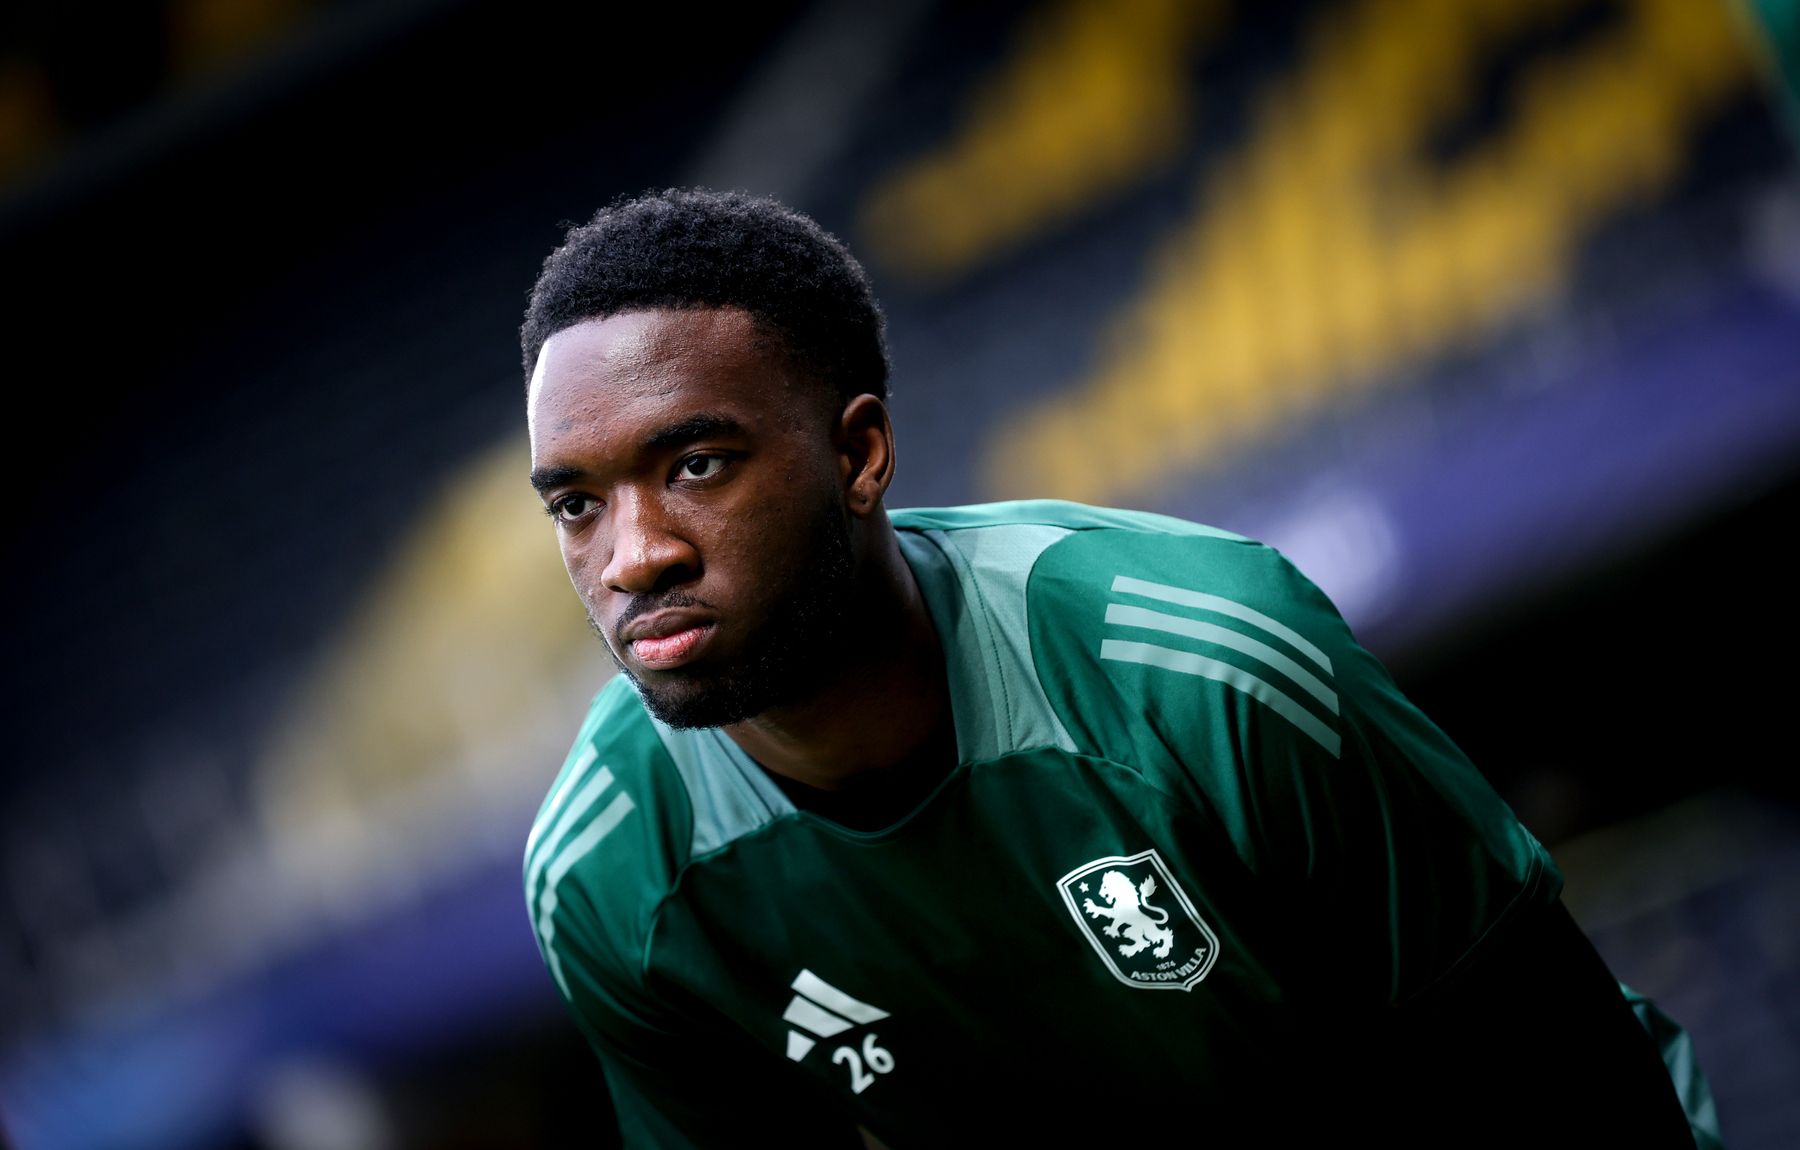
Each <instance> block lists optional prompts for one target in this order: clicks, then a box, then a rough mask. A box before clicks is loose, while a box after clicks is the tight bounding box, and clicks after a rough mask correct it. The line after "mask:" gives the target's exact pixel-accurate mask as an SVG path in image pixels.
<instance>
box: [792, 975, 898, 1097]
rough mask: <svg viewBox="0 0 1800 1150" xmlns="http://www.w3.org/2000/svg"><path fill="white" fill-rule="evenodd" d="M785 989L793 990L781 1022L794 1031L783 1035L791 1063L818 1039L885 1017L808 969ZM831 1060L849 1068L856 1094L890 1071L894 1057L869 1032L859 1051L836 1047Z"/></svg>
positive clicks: (808, 1050) (808, 1051) (805, 1054)
mask: <svg viewBox="0 0 1800 1150" xmlns="http://www.w3.org/2000/svg"><path fill="white" fill-rule="evenodd" d="M789 989H791V990H793V991H794V997H793V998H791V999H789V1000H788V1004H787V1009H786V1010H784V1011H782V1013H781V1020H782V1021H783V1022H785V1023H787V1024H788V1025H789V1026H791V1027H797V1028H798V1029H793V1030H789V1031H788V1032H787V1056H788V1058H789V1059H791V1060H792V1061H794V1062H798V1061H800V1060H801V1059H802V1058H805V1057H806V1056H807V1055H808V1054H809V1053H811V1051H812V1048H813V1047H815V1046H817V1045H818V1039H820V1038H835V1037H836V1036H838V1035H840V1034H842V1033H844V1031H846V1030H850V1029H852V1028H854V1027H857V1026H867V1025H869V1024H870V1023H873V1022H880V1021H881V1020H882V1019H884V1018H886V1017H888V1012H887V1011H885V1010H882V1009H881V1008H879V1007H875V1006H870V1005H869V1004H868V1003H866V1002H863V1001H862V1000H860V999H857V998H853V997H851V996H850V995H848V994H845V993H844V992H843V991H841V990H839V989H838V988H837V987H835V986H833V985H831V984H830V983H829V982H826V981H825V980H824V979H822V978H820V977H819V976H818V975H816V974H814V973H813V972H812V971H810V970H802V971H801V972H800V973H799V974H798V975H797V976H795V978H794V981H793V983H792V985H791V986H790V988H789ZM801 1031H806V1033H805V1034H802V1033H801ZM831 1060H832V1062H834V1063H841V1064H843V1065H845V1066H847V1067H848V1068H849V1070H850V1089H851V1090H852V1091H853V1092H854V1093H857V1094H861V1093H862V1092H863V1091H864V1090H867V1089H868V1088H869V1087H870V1086H871V1085H873V1084H874V1082H875V1079H876V1076H877V1075H881V1074H886V1073H888V1072H889V1071H891V1070H892V1069H893V1068H894V1056H893V1055H892V1054H891V1053H889V1052H888V1051H887V1050H884V1049H883V1048H882V1047H881V1046H880V1045H879V1043H878V1042H877V1041H876V1037H875V1035H874V1033H873V1032H871V1033H868V1034H865V1035H863V1040H862V1047H861V1049H860V1050H859V1049H858V1048H857V1047H855V1046H850V1045H845V1046H840V1047H838V1048H837V1049H836V1050H834V1051H833V1052H832V1056H831Z"/></svg>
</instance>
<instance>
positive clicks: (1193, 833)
mask: <svg viewBox="0 0 1800 1150" xmlns="http://www.w3.org/2000/svg"><path fill="white" fill-rule="evenodd" d="M522 343H523V350H524V358H525V366H526V369H527V371H528V373H529V375H530V384H529V396H528V417H529V425H530V435H531V445H532V463H533V470H532V483H533V485H534V486H535V487H536V489H537V491H538V493H539V495H540V496H541V497H542V499H543V502H544V506H545V508H546V510H547V511H548V512H549V514H550V517H551V519H552V520H553V522H554V523H555V529H556V532H557V536H558V539H559V541H560V544H561V547H562V553H563V558H564V561H565V563H566V564H567V566H568V570H569V576H570V579H571V580H572V581H573V583H574V586H575V590H576V592H577V594H579V595H580V597H581V599H582V602H583V603H584V604H585V605H586V607H587V609H588V613H589V619H590V621H591V623H592V625H593V627H594V629H595V631H596V632H597V633H598V634H599V636H600V638H601V639H602V641H603V642H605V644H606V646H607V649H608V651H610V652H611V654H612V656H613V658H614V659H615V660H616V661H617V662H618V664H619V667H620V669H621V670H622V671H623V672H624V674H622V675H620V676H617V677H616V678H614V679H613V680H612V681H611V682H610V683H609V684H607V686H606V687H605V689H604V690H602V691H601V692H600V694H599V696H598V697H597V698H596V699H595V701H594V704H593V707H592V709H591V711H590V712H589V714H588V717H587V721H586V722H585V723H584V724H583V725H582V727H581V730H580V733H579V734H578V736H577V737H576V740H575V745H574V748H573V749H572V751H571V753H570V755H569V758H568V761H567V763H566V765H565V766H564V768H563V771H562V773H561V775H560V776H559V777H558V779H557V780H556V782H555V783H554V785H553V786H552V788H551V792H550V795H549V798H548V799H547V800H546V802H545V804H544V806H543V809H542V811H541V812H540V814H539V816H538V820H537V823H536V825H535V827H534V828H533V830H532V833H531V837H530V840H529V842H528V845H527V848H526V863H525V888H526V898H527V902H528V907H529V910H530V914H531V921H532V926H533V929H534V930H535V931H536V934H537V938H538V941H539V943H540V946H541V948H542V951H543V954H544V958H545V961H546V964H547V965H548V967H549V969H550V973H551V975H552V977H553V978H554V980H555V981H556V984H557V986H558V988H559V989H560V990H561V992H562V994H563V996H564V997H565V999H566V1000H567V1002H568V1004H569V1006H570V1009H571V1011H572V1012H573V1014H574V1016H575V1018H576V1021H577V1022H578V1023H579V1024H580V1026H581V1027H582V1029H583V1030H584V1031H585V1033H586V1034H587V1036H588V1038H589V1039H590V1041H591V1043H592V1045H593V1047H594V1049H595V1050H596V1052H597V1053H598V1055H599V1058H600V1061H601V1063H602V1065H603V1066H604V1068H605V1072H606V1077H607V1080H608V1082H609V1083H610V1085H611V1089H612V1092H613V1097H614V1100H615V1103H616V1106H617V1109H618V1113H619V1118H620V1123H621V1126H622V1128H623V1130H624V1132H625V1134H626V1140H627V1141H628V1142H632V1143H640V1144H644V1145H657V1146H662V1145H670V1146H674V1145H703V1146H713V1145H720V1146H731V1145H756V1144H763V1143H769V1144H777V1145H783V1146H812V1145H855V1144H856V1133H855V1130H856V1128H857V1127H858V1126H860V1127H861V1128H863V1129H864V1130H865V1131H866V1132H868V1134H870V1135H871V1136H872V1137H873V1138H875V1139H879V1140H880V1141H881V1142H883V1143H886V1144H888V1145H891V1146H893V1147H896V1148H902V1147H907V1146H926V1145H961V1144H971V1145H973V1144H976V1143H987V1144H992V1143H994V1142H995V1141H996V1140H1001V1141H1002V1142H1003V1143H1004V1144H1030V1143H1031V1142H1032V1141H1034V1140H1035V1141H1044V1142H1054V1143H1063V1142H1069V1141H1072V1140H1076V1139H1079V1138H1085V1137H1090V1136H1091V1137H1095V1138H1102V1139H1106V1140H1107V1141H1109V1142H1110V1141H1120V1140H1124V1141H1130V1142H1134V1143H1135V1142H1140V1141H1142V1140H1144V1139H1145V1138H1146V1137H1149V1138H1151V1139H1152V1140H1153V1141H1155V1142H1159V1143H1160V1142H1161V1141H1163V1140H1164V1139H1166V1138H1170V1137H1174V1138H1178V1139H1180V1140H1181V1141H1183V1142H1187V1143H1195V1144H1198V1143H1202V1142H1208V1143H1210V1142H1213V1141H1215V1140H1218V1139H1224V1140H1225V1142H1226V1144H1231V1143H1241V1142H1244V1141H1250V1140H1254V1141H1255V1142H1258V1143H1268V1144H1284V1143H1288V1142H1293V1141H1296V1140H1299V1141H1303V1142H1310V1141H1317V1140H1323V1139H1324V1138H1327V1137H1329V1138H1331V1139H1333V1140H1340V1139H1354V1138H1360V1137H1363V1136H1372V1137H1374V1138H1377V1139H1379V1140H1381V1141H1384V1142H1388V1143H1394V1144H1414V1143H1419V1144H1423V1143H1431V1144H1459V1145H1467V1144H1499V1143H1502V1142H1508V1143H1521V1142H1525V1143H1531V1144H1537V1145H1545V1144H1549V1145H1563V1144H1572V1145H1587V1144H1598V1143H1604V1144H1608V1145H1631V1146H1692V1145H1693V1144H1694V1142H1693V1137H1692V1136H1691V1135H1690V1133H1689V1129H1688V1124H1687V1122H1686V1120H1685V1118H1684V1115H1683V1110H1682V1106H1681V1103H1680V1102H1679V1101H1678V1098H1677V1095H1676V1092H1675V1089H1674V1088H1673V1087H1672V1086H1671V1082H1670V1079H1669V1076H1668V1074H1667V1072H1666V1071H1665V1070H1664V1068H1663V1064H1662V1062H1661V1061H1660V1059H1659V1057H1658V1051H1657V1048H1656V1045H1655V1044H1654V1043H1653V1042H1652V1041H1651V1040H1650V1038H1649V1037H1648V1036H1647V1034H1646V1032H1645V1030H1644V1029H1643V1028H1642V1027H1640V1026H1639V1025H1638V1024H1637V1023H1636V1021H1635V1020H1634V1018H1633V1016H1632V1014H1631V1011H1630V1009H1629V1008H1628V1006H1627V1004H1626V1001H1625V999H1624V997H1623V996H1622V995H1621V992H1620V989H1619V987H1618V985H1617V984H1616V983H1615V982H1614V981H1613V980H1612V978H1611V976H1610V975H1609V974H1608V973H1607V971H1606V968H1605V967H1604V965H1603V964H1602V963H1601V962H1600V960H1599V958H1598V957H1597V956H1596V955H1595V953H1594V951H1593V950H1592V948H1591V947H1590V946H1589V945H1588V943H1587V941H1586V939H1585V938H1584V937H1583V936H1582V935H1581V932H1580V931H1579V930H1578V929H1577V928H1576V926H1575V925H1574V923H1573V921H1572V920H1571V919H1570V918H1569V916H1568V914H1567V913H1566V911H1564V910H1563V908H1562V906H1561V904H1560V903H1559V902H1558V901H1557V894H1558V891H1559V888H1560V883H1561V880H1560V876H1559V875H1558V874H1557V872H1556V870H1555V867H1554V865H1553V864H1552V862H1551V861H1550V859H1549V857H1548V855H1547V854H1546V853H1545V852H1544V850H1543V849H1542V848H1541V847H1540V846H1539V845H1538V843H1537V842H1536V841H1535V840H1534V839H1533V838H1532V837H1531V835H1530V834H1528V833H1527V832H1526V831H1525V830H1524V828H1523V827H1521V826H1520V825H1519V823H1518V822H1517V820H1516V819H1514V817H1513V816H1512V814H1511V812H1510V811H1508V810H1507V808H1506V806H1505V805H1504V804H1503V803H1502V802H1501V801H1500V800H1499V798H1498V797H1497V796H1495V795H1494V793H1493V792H1492V790H1491V789H1490V788H1489V787H1488V786H1487V785H1486V783H1485V782H1484V781H1483V780H1482V778H1481V776H1480V775H1479V774H1478V773H1477V772H1476V770H1475V769H1474V768H1473V767H1472V766H1470V764H1469V763H1468V762H1467V760H1466V759H1465V758H1464V757H1463V756H1462V755H1461V754H1460V752H1458V751H1457V749H1456V748H1455V747H1454V746H1453V745H1452V744H1451V743H1450V742H1449V740H1448V739H1446V738H1445V737H1444V735H1443V734H1442V733H1440V732H1439V731H1438V730H1437V729H1436V728H1435V727H1433V726H1432V725H1431V724H1430V723H1429V722H1428V721H1427V720H1426V719H1425V718H1424V716H1422V715H1421V714H1419V712H1418V711H1417V710H1415V709H1414V708H1413V707H1412V706H1411V705H1410V704H1409V703H1407V701H1406V700H1405V699H1404V698H1403V697H1402V696H1401V694H1400V693H1399V691H1398V690H1397V689H1396V688H1395V686H1394V684H1393V682H1392V681H1391V680H1390V679H1389V677H1388V676H1387V674H1386V672H1385V671H1384V670H1383V669H1382V667H1381V666H1380V665H1379V664H1378V663H1377V662H1376V661H1375V660H1374V659H1373V658H1372V657H1371V656H1370V655H1368V654H1367V653H1366V652H1365V651H1363V650H1362V649H1361V648H1360V647H1358V646H1357V645H1356V643H1355V642H1354V640H1353V639H1352V638H1351V636H1350V633H1349V631H1348V630H1347V628H1346V627H1345V626H1344V624H1343V622H1342V621H1341V619H1340V618H1339V617H1338V615H1337V613H1336V611H1335V610H1334V609H1333V608H1332V607H1331V605H1330V603H1329V602H1327V601H1326V599H1325V598H1324V596H1323V595H1321V594H1320V593H1319V592H1318V590H1317V589H1315V588H1314V587H1313V586H1312V585H1311V584H1310V583H1308V582H1307V581H1306V580H1305V579H1304V578H1303V577H1302V576H1300V575H1299V574H1298V572H1296V571H1295V570H1294V569H1293V568H1292V567H1291V566H1290V565H1289V564H1287V563H1286V562H1285V561H1284V560H1283V559H1282V558H1281V557H1280V556H1279V555H1277V554H1276V553H1274V552H1273V551H1270V550H1269V549H1267V548H1265V547H1262V546H1260V545H1258V544H1256V543H1253V542H1250V541H1248V540H1245V539H1242V538H1239V537H1237V536H1233V535H1229V534H1226V533H1223V532H1220V531H1215V530H1212V529H1210V528H1206V527H1201V526H1197V525H1194V524H1190V523H1183V522H1179V521H1176V520H1172V519H1167V518H1162V517H1159V516H1152V515H1144V514H1137V513H1132V512H1123V511H1109V510H1102V509H1096V508H1089V507H1082V506H1077V505H1072V504H1060V503H1051V502H1035V503H1019V504H1003V505H995V506H988V507H967V508H956V509H948V510H936V511H908V512H898V511H897V512H895V513H893V514H892V515H891V516H890V515H889V513H888V512H887V511H886V510H885V508H884V506H883V496H884V493H885V492H886V490H887V488H888V484H889V482H890V481H891V480H892V478H893V475H894V467H895V447H894V435H893V430H892V428H891V426H890V424H889V421H888V416H887V411H886V407H885V405H884V403H883V399H884V397H885V396H886V394H887V357H886V352H885V348H884V342H883V320H882V317H881V313H880V310H879V308H878V307H877V305H876V302H875V299H874V296H873V293H872V290H871V288H870V285H869V282H868V280H867V277H866V276H865V275H864V273H863V271H862V269H861V267H860V266H858V264H857V263H856V261H855V260H854V259H853V258H852V257H851V256H850V255H849V253H848V252H847V251H845V250H844V248H843V247H842V246H841V245H840V244H839V243H838V242H837V241H836V240H835V239H833V238H832V237H830V236H828V235H826V234H825V233H824V232H823V231H821V230H820V229H819V228H818V227H817V225H815V224H814V223H812V221H810V220H808V219H806V218H804V217H802V216H799V215H797V214H795V213H793V212H790V211H788V210H787V209H785V208H782V207H780V206H779V205H776V204H774V203H772V202H769V201H764V200H757V199H753V198H749V197H744V196H738V195H719V194H711V193H702V192H680V191H671V192H667V193H663V194H660V195H650V196H645V197H642V198H640V199H637V200H632V201H628V202H622V203H619V204H616V205H614V206H613V207H611V208H608V209H606V210H604V211H602V212H600V213H599V215H597V216H596V217H595V218H594V220H593V221H592V222H591V223H589V224H587V225H586V226H584V227H579V228H576V229H574V230H572V231H571V232H570V234H569V236H568V238H567V241H566V242H565V243H564V245H563V246H562V247H561V248H559V249H558V250H557V251H556V252H555V253H553V254H552V255H551V256H550V258H549V259H548V260H547V261H546V262H545V265H544V271H543V274H542V276H541V277H540V279H539V280H538V283H537V285H536V288H535V290H534V291H533V294H532V298H531V304H530V308H529V310H528V312H527V315H526V320H525V324H524V328H523V331H522Z"/></svg>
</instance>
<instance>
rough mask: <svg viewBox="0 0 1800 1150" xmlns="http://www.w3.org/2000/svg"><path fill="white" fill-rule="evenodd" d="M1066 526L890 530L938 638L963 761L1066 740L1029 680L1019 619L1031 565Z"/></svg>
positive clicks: (1032, 670) (1068, 746)
mask: <svg viewBox="0 0 1800 1150" xmlns="http://www.w3.org/2000/svg"><path fill="white" fill-rule="evenodd" d="M1068 534H1069V529H1068V528H1063V527H1056V526H1049V525H1044V524H1036V523H1029V522H1026V523H989V524H983V525H967V526H964V527H960V528H958V529H956V530H954V531H946V530H942V529H936V528H927V529H918V528H902V529H901V530H900V531H899V538H900V547H901V551H902V553H903V554H904V555H905V556H906V560H907V563H908V564H909V565H910V566H911V567H912V570H913V575H914V577H915V578H916V579H917V580H918V582H919V588H920V592H921V593H922V594H923V595H924V597H925V602H926V606H927V608H928V609H929V610H930V612H931V617H932V623H933V624H934V625H935V626H936V628H937V633H938V638H939V641H940V642H942V644H943V645H944V658H945V663H946V667H947V669H948V671H949V675H950V697H951V699H952V700H953V709H954V711H955V720H956V744H957V757H958V758H959V759H961V760H962V761H964V762H976V761H982V760H987V759H995V758H999V757H1000V756H1001V755H1005V754H1010V753H1011V752H1013V751H1017V750H1024V749H1029V748H1033V747H1059V748H1061V749H1063V750H1073V749H1074V747H1075V744H1074V741H1073V740H1071V739H1070V738H1069V733H1068V732H1067V731H1065V730H1064V729H1063V726H1062V723H1061V721H1060V720H1059V719H1058V718H1057V716H1056V712H1055V711H1054V710H1053V709H1052V708H1051V706H1050V704H1049V701H1048V700H1047V699H1045V697H1044V691H1043V687H1042V686H1041V685H1040V684H1039V683H1038V677H1037V666H1036V662H1035V661H1034V660H1033V658H1032V655H1031V642H1030V631H1029V628H1028V627H1027V624H1026V620H1027V616H1028V607H1027V603H1026V584H1027V581H1028V580H1029V578H1030V575H1031V568H1032V566H1033V565H1034V564H1035V563H1036V562H1037V559H1038V556H1040V555H1042V554H1043V553H1044V551H1045V550H1046V549H1047V548H1049V547H1050V546H1051V545H1052V544H1054V543H1056V542H1057V541H1058V540H1060V539H1062V538H1064V537H1065V536H1067V535H1068Z"/></svg>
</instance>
